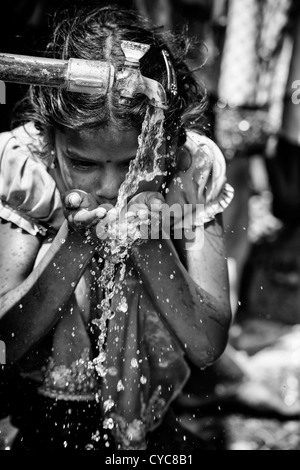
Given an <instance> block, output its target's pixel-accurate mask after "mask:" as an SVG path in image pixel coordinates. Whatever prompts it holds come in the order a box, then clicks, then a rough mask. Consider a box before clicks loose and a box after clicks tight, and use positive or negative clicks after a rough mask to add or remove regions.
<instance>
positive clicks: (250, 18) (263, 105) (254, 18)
mask: <svg viewBox="0 0 300 470" xmlns="http://www.w3.org/2000/svg"><path fill="white" fill-rule="evenodd" d="M291 5H292V1H291V0H275V1H273V0H245V1H243V2H241V1H239V0H230V1H229V11H228V24H227V30H226V37H225V45H224V50H223V55H222V61H221V74H220V80H219V90H218V94H219V98H220V100H221V102H220V103H219V104H218V106H217V107H216V140H217V142H218V144H219V145H220V147H221V149H222V150H223V152H224V153H225V156H226V157H227V158H228V159H232V158H233V157H234V156H236V155H249V154H255V153H261V152H264V151H265V148H266V145H267V143H268V140H269V137H270V135H276V134H277V133H278V132H279V130H280V128H281V123H282V115H283V102H284V94H285V88H286V83H287V77H288V70H289V61H290V59H291V41H290V38H289V37H288V36H287V35H285V34H283V32H284V29H285V28H286V27H287V25H288V22H289V13H290V9H291Z"/></svg>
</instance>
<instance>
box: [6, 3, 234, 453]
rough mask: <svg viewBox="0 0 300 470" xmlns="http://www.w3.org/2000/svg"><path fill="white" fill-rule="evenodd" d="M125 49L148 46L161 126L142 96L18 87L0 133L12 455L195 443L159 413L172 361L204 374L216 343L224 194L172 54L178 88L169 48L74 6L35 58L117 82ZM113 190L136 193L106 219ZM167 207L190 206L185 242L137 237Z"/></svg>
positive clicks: (224, 297) (167, 395)
mask: <svg viewBox="0 0 300 470" xmlns="http://www.w3.org/2000/svg"><path fill="white" fill-rule="evenodd" d="M124 40H127V41H128V40H129V41H134V42H135V43H138V44H144V45H148V46H150V48H149V50H148V51H147V52H146V53H145V55H144V57H143V58H142V59H141V62H140V64H141V73H142V75H143V76H144V77H148V78H151V79H153V80H155V81H157V82H159V83H160V84H161V85H162V86H163V87H164V89H165V90H166V92H167V96H168V108H167V109H166V110H165V111H164V113H163V112H162V111H159V112H160V113H163V114H164V116H163V118H162V117H161V114H160V119H158V120H155V119H156V118H155V116H156V114H155V112H154V109H155V108H154V107H153V106H152V104H153V103H149V99H148V97H147V96H145V94H143V93H138V94H136V95H135V96H134V97H133V99H132V100H128V99H126V100H124V99H123V98H122V94H123V93H124V90H122V89H121V90H120V89H119V88H118V87H116V86H114V87H113V88H112V89H111V90H110V92H109V93H108V94H107V95H106V96H105V97H102V96H99V95H97V94H95V95H88V94H84V93H72V92H69V91H66V90H63V89H53V88H48V87H37V86H32V87H31V88H30V92H29V95H28V98H27V99H26V100H25V102H24V103H23V105H24V107H23V108H22V125H19V127H15V128H14V129H13V130H12V131H11V132H6V133H4V134H2V135H1V137H0V146H1V179H0V190H1V212H0V217H1V224H0V230H1V236H0V244H1V250H0V252H1V278H0V279H1V282H0V285H1V291H0V292H1V316H0V318H1V320H0V332H1V339H2V340H3V341H5V344H6V348H7V362H9V363H11V364H14V368H15V369H16V371H17V373H18V380H17V384H16V386H15V387H14V391H15V394H16V403H15V405H14V408H13V412H12V422H13V424H15V425H16V426H17V427H18V428H19V434H18V437H17V439H16V441H15V443H14V448H15V449H41V448H45V449H52V448H53V449H56V450H57V449H63V448H67V449H101V448H106V447H109V448H111V449H112V448H114V449H136V450H138V449H146V448H147V446H148V448H150V449H151V448H156V449H162V450H168V449H169V450H172V448H176V450H178V449H184V448H185V449H187V450H191V449H192V448H196V449H199V448H200V447H199V446H200V444H199V443H197V442H196V441H192V440H191V439H189V437H187V436H188V432H185V431H184V432H183V431H182V430H181V428H180V426H179V425H178V423H176V421H172V417H171V411H170V410H171V408H170V405H171V402H172V401H173V400H174V398H176V397H177V396H178V395H179V393H180V391H181V390H182V388H183V386H184V384H185V383H186V381H187V378H188V376H189V368H188V366H187V363H186V359H188V360H190V361H192V362H193V363H194V364H195V365H196V366H197V367H199V368H205V367H206V366H208V365H209V364H212V363H213V362H214V361H215V360H216V359H217V358H218V357H219V356H220V355H221V353H222V352H223V350H224V348H225V345H226V342H227V333H228V328H229V324H230V319H231V314H230V307H229V300H228V279H227V267H226V258H225V254H224V247H223V231H222V223H221V212H222V211H223V210H224V209H225V208H226V207H227V205H228V204H229V202H230V200H231V198H232V190H231V188H230V187H229V186H228V185H227V184H226V178H225V163H224V160H223V157H222V155H221V153H220V151H219V150H218V148H217V147H216V146H215V145H214V144H213V143H212V142H211V141H210V140H209V139H208V138H205V137H203V136H201V135H200V133H199V132H197V131H196V129H197V126H198V127H199V124H198V123H199V119H200V117H201V114H202V111H203V109H202V108H203V106H202V101H200V102H199V97H198V91H197V85H196V83H195V82H194V80H193V78H192V76H191V74H190V73H189V71H188V70H187V68H186V66H185V65H184V63H183V62H182V58H181V57H180V52H179V51H178V50H177V52H176V48H175V45H174V51H175V52H174V56H173V57H172V59H171V60H172V64H171V71H173V68H174V70H175V72H174V73H176V75H177V78H178V89H177V88H176V83H175V78H174V74H171V79H170V69H168V67H166V60H165V58H166V56H168V51H167V46H166V45H165V43H164V41H163V39H162V37H161V35H160V34H158V33H157V32H155V31H153V30H152V29H151V28H150V27H149V26H148V25H147V24H146V23H145V22H144V21H142V20H141V19H140V18H138V17H137V16H135V15H134V14H133V13H129V12H125V11H120V9H117V8H113V7H107V8H102V9H101V8H96V9H92V10H81V11H79V12H77V13H76V15H74V17H69V16H66V18H64V19H63V20H61V21H60V22H59V23H58V24H57V26H56V28H55V31H54V36H53V41H52V42H51V44H50V45H49V54H50V55H51V56H52V57H56V58H62V59H68V58H70V57H73V58H74V57H75V58H84V59H89V60H105V61H107V62H109V63H110V64H112V65H114V67H115V69H116V70H117V71H120V70H122V67H123V66H124V62H125V58H124V50H123V49H122V46H123V45H124V43H123V42H122V41H124ZM125 65H126V64H125ZM172 76H173V79H172ZM158 114H159V113H158ZM151 123H152V124H151ZM19 124H20V122H19ZM192 128H194V130H192ZM140 134H141V136H140V138H139V135H140ZM159 136H161V137H159ZM143 147H144V150H143ZM141 161H142V163H143V165H144V167H143V170H145V168H146V170H147V171H143V172H141V171H140V172H139V171H138V168H137V162H139V163H141ZM154 167H155V168H156V171H153V170H154ZM136 175H139V178H137V177H136ZM141 175H143V177H142V178H141ZM147 175H148V176H147ZM149 175H152V176H150V177H149ZM124 181H125V183H126V181H127V182H128V181H129V182H131V186H133V187H134V189H133V190H132V187H131V192H130V197H129V198H127V199H128V204H127V207H126V210H125V212H126V213H125V214H124V210H123V211H122V213H121V215H120V214H119V215H118V214H117V211H116V209H115V207H114V206H116V207H119V203H120V193H121V192H123V193H124V185H123V183H124ZM125 183H124V184H125ZM129 186H130V185H128V184H127V186H126V188H127V190H128V188H129ZM125 196H126V192H125ZM123 199H124V198H123ZM125 200H126V197H125ZM174 204H177V205H179V206H180V207H181V208H184V205H188V204H189V206H188V207H191V208H192V220H193V224H192V227H190V228H193V231H194V238H193V239H191V237H190V236H189V235H190V232H191V230H182V231H181V234H182V236H181V237H178V236H177V237H173V236H172V233H173V232H174V230H173V232H171V236H170V237H166V236H163V231H162V230H161V225H160V230H159V233H158V235H159V236H154V237H152V238H151V236H149V237H143V238H145V239H144V240H141V236H140V234H141V226H142V225H143V224H144V226H146V227H148V228H149V233H150V232H151V228H152V226H151V225H150V226H149V220H150V224H151V223H153V222H154V223H156V225H157V224H159V223H160V224H162V220H161V217H159V213H160V212H161V209H162V208H163V207H166V205H167V206H174ZM200 204H204V211H201V212H200V213H198V211H197V210H196V209H197V208H198V207H199V205H200ZM177 207H178V206H177ZM163 214H164V212H163ZM170 220H171V225H174V220H175V219H174V217H173V219H170ZM124 221H126V222H128V223H129V222H130V221H131V225H130V227H131V228H132V230H131V229H130V230H128V231H127V236H126V240H125V241H124V240H123V241H122V243H121V242H120V237H117V238H116V237H115V236H114V233H115V232H114V227H116V224H117V226H118V224H119V226H120V225H122V223H124ZM203 227H204V240H203V243H201V240H202V238H201V236H199V235H201V233H202V231H203ZM173 229H174V227H173ZM137 233H138V234H139V235H138V236H137V235H136V234H137ZM202 245H203V246H202ZM168 410H169V411H168Z"/></svg>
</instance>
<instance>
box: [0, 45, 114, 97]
mask: <svg viewBox="0 0 300 470" xmlns="http://www.w3.org/2000/svg"><path fill="white" fill-rule="evenodd" d="M114 75H115V74H114V67H113V66H112V65H111V64H109V63H108V62H105V61H98V60H97V61H96V60H94V61H93V60H85V59H69V60H61V59H49V58H44V57H30V56H22V55H15V54H3V53H0V80H3V81H4V82H10V83H20V84H26V85H30V84H32V85H41V86H49V87H61V88H65V89H67V90H68V91H73V92H78V93H89V94H96V93H97V94H100V95H103V96H104V95H106V94H107V93H108V91H109V90H110V89H111V87H112V85H113V82H114Z"/></svg>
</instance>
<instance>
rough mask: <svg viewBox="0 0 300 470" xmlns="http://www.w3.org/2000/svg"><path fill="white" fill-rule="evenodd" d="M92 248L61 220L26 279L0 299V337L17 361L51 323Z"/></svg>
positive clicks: (83, 266) (68, 294)
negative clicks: (46, 249) (45, 251)
mask: <svg viewBox="0 0 300 470" xmlns="http://www.w3.org/2000/svg"><path fill="white" fill-rule="evenodd" d="M93 254H94V249H93V248H92V247H91V246H90V245H88V244H86V243H84V240H83V238H82V237H81V236H80V235H79V234H78V233H76V232H70V231H69V229H68V226H67V223H66V222H65V223H64V224H63V225H62V227H61V229H60V231H59V232H58V234H57V236H56V237H55V239H54V241H53V243H52V245H51V247H50V248H49V250H48V251H47V253H46V254H45V256H44V258H43V259H42V260H41V262H40V263H39V264H38V266H37V267H36V268H35V269H34V270H33V271H32V273H31V274H30V275H29V276H28V277H27V279H26V280H25V281H24V282H23V283H22V284H20V285H19V286H18V287H16V288H15V289H13V290H11V291H9V292H8V293H7V294H5V295H4V296H2V297H1V299H0V304H1V308H0V337H1V339H3V340H4V341H5V343H6V347H7V355H8V361H15V360H18V359H19V358H21V357H22V356H23V354H24V353H26V352H27V351H28V350H29V349H30V348H31V347H32V346H34V345H35V344H36V343H37V342H38V341H40V340H41V339H42V338H43V337H44V336H45V335H46V334H47V332H48V331H49V330H50V329H51V328H52V327H53V326H54V325H55V323H56V322H57V320H58V319H59V317H60V310H61V309H62V308H63V306H64V304H65V303H66V302H67V301H68V299H69V298H70V296H71V294H72V292H73V291H74V289H75V287H76V284H77V282H78V280H79V279H80V277H81V275H82V273H83V271H84V270H85V268H86V265H87V263H88V262H89V261H90V259H91V257H92V256H93Z"/></svg>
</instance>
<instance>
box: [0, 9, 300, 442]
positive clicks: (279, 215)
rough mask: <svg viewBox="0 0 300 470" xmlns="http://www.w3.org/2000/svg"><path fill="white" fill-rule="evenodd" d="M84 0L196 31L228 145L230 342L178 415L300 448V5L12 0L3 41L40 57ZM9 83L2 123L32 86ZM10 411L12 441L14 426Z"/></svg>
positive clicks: (201, 75)
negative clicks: (54, 26)
mask: <svg viewBox="0 0 300 470" xmlns="http://www.w3.org/2000/svg"><path fill="white" fill-rule="evenodd" d="M81 3H83V4H84V5H86V4H87V3H89V4H93V5H105V4H119V5H120V6H121V7H122V8H130V9H135V10H137V11H139V12H140V13H141V14H142V15H143V16H148V17H149V18H150V19H151V20H152V21H153V23H154V24H155V25H156V26H157V27H158V28H161V29H165V30H171V31H173V32H175V33H176V34H178V35H182V34H185V35H188V37H189V38H190V40H191V47H190V50H189V53H188V57H187V63H188V65H189V67H190V68H191V69H192V70H194V73H195V74H196V76H197V79H198V80H199V82H201V83H202V84H204V86H205V88H206V91H207V101H208V108H207V112H206V117H205V125H204V127H203V132H204V133H205V134H206V135H207V136H209V137H211V138H212V139H213V140H215V141H216V143H217V144H218V145H219V147H220V148H221V149H222V151H223V153H224V155H225V158H226V162H227V175H228V181H229V183H230V184H231V185H232V186H233V187H234V189H235V198H234V201H233V203H232V204H231V206H230V207H229V208H228V209H227V210H226V211H225V214H224V229H225V236H226V245H227V255H228V267H229V277H230V287H231V305H232V311H233V314H234V320H233V323H232V327H231V331H230V341H229V345H228V348H227V349H226V351H225V353H224V355H223V357H222V358H221V359H220V360H219V361H218V362H217V363H216V364H215V365H214V366H213V367H211V368H209V369H208V370H206V371H204V372H199V371H197V370H194V369H192V372H193V373H192V376H191V380H190V382H189V384H188V385H187V388H186V390H185V393H184V395H183V396H182V397H181V398H180V399H179V400H178V403H177V404H176V408H177V412H178V417H179V418H178V419H180V421H181V423H182V425H184V426H186V427H187V428H188V429H189V430H191V431H192V432H195V433H196V434H199V435H200V436H201V437H202V438H204V439H206V440H208V441H210V442H213V443H214V446H215V448H216V450H223V449H225V450H229V449H230V450H258V449H261V450H263V449H271V450H275V449H284V450H287V449H293V450H296V449H298V450H300V419H299V418H300V326H299V324H300V104H297V103H298V100H297V98H299V97H300V91H299V92H297V90H300V82H299V83H297V80H299V81H300V60H299V57H300V4H299V2H298V1H297V0H243V1H241V0H123V1H112V2H105V1H101V0H98V1H96V0H94V1H88V2H87V1H85V2H80V1H73V2H68V1H64V2H62V1H60V0H51V1H50V0H20V1H16V0H11V1H10V2H9V3H8V5H7V10H6V14H5V15H1V18H0V23H1V24H0V51H1V52H7V53H16V54H24V55H40V56H42V55H43V52H44V49H45V46H46V44H47V41H48V38H49V34H50V30H51V19H52V18H53V14H54V12H55V10H56V9H57V8H62V7H63V8H73V7H74V5H80V4H81ZM5 91H6V99H5V104H1V105H0V131H5V130H8V129H9V128H10V115H11V112H12V109H13V107H14V104H15V103H16V102H17V101H18V100H19V99H20V98H21V97H22V96H23V94H24V92H25V91H26V87H24V86H21V85H12V84H7V85H6V89H5ZM2 98H3V94H2ZM2 101H3V99H2ZM0 417H2V418H3V420H2V421H1V424H0V448H3V449H5V448H9V444H10V442H11V439H12V438H13V437H14V435H15V433H16V430H15V429H12V428H11V427H10V425H9V419H8V418H7V417H6V416H5V413H2V416H0Z"/></svg>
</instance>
